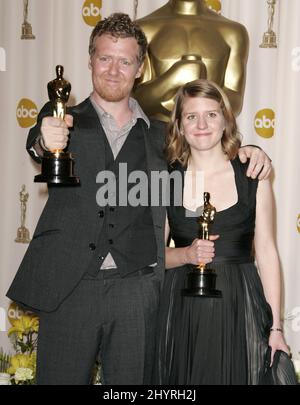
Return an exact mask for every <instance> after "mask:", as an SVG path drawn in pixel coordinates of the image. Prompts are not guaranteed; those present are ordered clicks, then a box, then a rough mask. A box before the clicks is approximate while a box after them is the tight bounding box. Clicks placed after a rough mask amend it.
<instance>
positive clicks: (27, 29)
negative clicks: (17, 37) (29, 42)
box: [21, 0, 35, 39]
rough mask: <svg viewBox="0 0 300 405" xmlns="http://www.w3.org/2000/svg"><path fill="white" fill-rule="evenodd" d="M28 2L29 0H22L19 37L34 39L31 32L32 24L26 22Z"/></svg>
mask: <svg viewBox="0 0 300 405" xmlns="http://www.w3.org/2000/svg"><path fill="white" fill-rule="evenodd" d="M28 2H29V0H23V24H22V35H21V39H35V36H34V35H33V34H32V26H31V24H30V23H29V22H28Z"/></svg>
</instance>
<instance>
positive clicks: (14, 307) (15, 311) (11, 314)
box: [7, 302, 30, 323]
mask: <svg viewBox="0 0 300 405" xmlns="http://www.w3.org/2000/svg"><path fill="white" fill-rule="evenodd" d="M27 313H28V314H29V313H30V312H29V311H24V310H23V309H21V308H19V306H18V304H16V303H15V302H12V303H11V304H10V306H9V307H8V310H7V317H8V319H9V322H10V323H11V321H13V320H14V319H20V318H21V316H22V315H24V314H27Z"/></svg>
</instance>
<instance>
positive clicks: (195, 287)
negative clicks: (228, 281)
mask: <svg viewBox="0 0 300 405" xmlns="http://www.w3.org/2000/svg"><path fill="white" fill-rule="evenodd" d="M203 199H204V205H203V212H202V215H200V216H199V218H198V224H199V239H205V240H209V227H210V225H211V224H212V223H213V222H214V219H215V215H216V209H215V207H213V206H212V205H211V204H210V202H209V200H210V194H209V193H207V192H205V193H203ZM190 267H191V271H190V272H189V273H188V274H187V280H186V288H185V289H183V290H182V294H183V295H186V296H189V297H214V298H221V297H222V293H221V291H219V290H216V288H215V286H216V278H217V275H216V273H215V271H214V270H213V269H211V268H209V269H207V268H206V265H205V264H204V263H199V265H198V266H194V265H190Z"/></svg>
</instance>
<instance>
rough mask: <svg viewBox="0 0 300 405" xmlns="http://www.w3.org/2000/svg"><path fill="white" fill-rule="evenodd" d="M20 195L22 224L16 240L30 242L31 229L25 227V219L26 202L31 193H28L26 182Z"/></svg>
mask: <svg viewBox="0 0 300 405" xmlns="http://www.w3.org/2000/svg"><path fill="white" fill-rule="evenodd" d="M19 196H20V203H21V207H20V209H21V226H20V227H19V228H18V231H17V237H16V239H15V242H17V243H29V242H30V240H31V239H30V235H29V230H28V229H27V228H26V227H25V220H26V204H27V201H28V197H29V194H28V193H26V189H25V184H23V185H22V189H21V191H20V193H19Z"/></svg>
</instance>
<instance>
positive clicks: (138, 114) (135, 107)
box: [90, 95, 150, 128]
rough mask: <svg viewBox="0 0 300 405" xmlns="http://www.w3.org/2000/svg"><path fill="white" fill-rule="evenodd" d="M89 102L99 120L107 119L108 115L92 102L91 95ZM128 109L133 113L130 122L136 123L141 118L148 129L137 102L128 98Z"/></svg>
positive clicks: (144, 115)
mask: <svg viewBox="0 0 300 405" xmlns="http://www.w3.org/2000/svg"><path fill="white" fill-rule="evenodd" d="M90 101H91V103H92V105H93V106H94V108H95V110H96V111H97V113H98V115H99V117H100V120H101V118H103V119H104V118H107V117H108V116H110V114H108V113H107V112H106V111H105V110H104V109H103V108H102V107H101V106H100V105H99V104H98V103H96V101H95V100H94V98H93V97H92V95H90ZM129 108H130V109H131V111H132V113H133V115H132V121H133V122H134V123H136V121H137V120H138V119H139V118H141V119H142V120H144V121H145V122H146V124H147V127H148V128H150V121H149V118H148V117H147V115H146V114H145V113H144V111H143V110H142V107H141V106H140V105H139V103H138V102H137V100H135V99H134V98H132V97H130V98H129Z"/></svg>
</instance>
